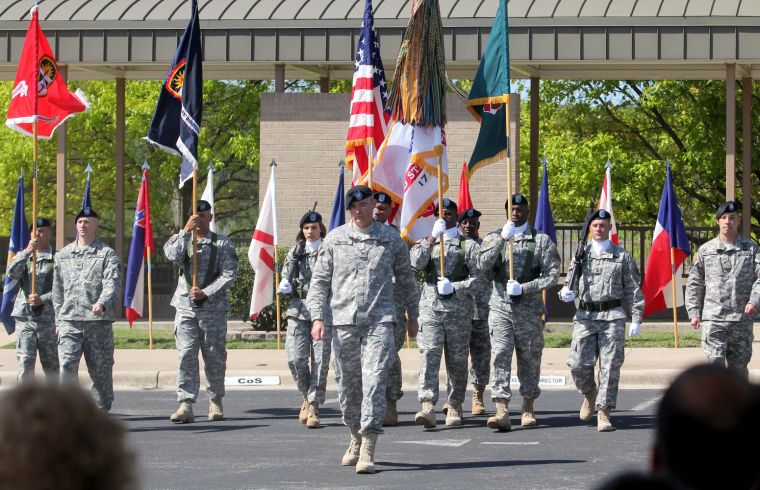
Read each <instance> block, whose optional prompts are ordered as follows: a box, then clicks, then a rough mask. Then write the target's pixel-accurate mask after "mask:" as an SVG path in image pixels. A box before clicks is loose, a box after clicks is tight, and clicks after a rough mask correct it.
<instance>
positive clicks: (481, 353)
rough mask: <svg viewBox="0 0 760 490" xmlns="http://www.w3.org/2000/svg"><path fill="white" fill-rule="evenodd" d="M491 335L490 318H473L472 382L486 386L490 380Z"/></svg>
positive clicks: (471, 341) (471, 347)
mask: <svg viewBox="0 0 760 490" xmlns="http://www.w3.org/2000/svg"><path fill="white" fill-rule="evenodd" d="M490 370H491V336H490V334H489V332H488V320H473V321H472V331H471V332H470V383H472V384H474V385H480V386H486V385H487V384H488V382H489V381H490Z"/></svg>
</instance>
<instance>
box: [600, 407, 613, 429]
mask: <svg viewBox="0 0 760 490" xmlns="http://www.w3.org/2000/svg"><path fill="white" fill-rule="evenodd" d="M596 430H597V431H599V432H612V431H613V430H615V427H613V425H612V422H610V409H609V408H603V409H601V410H599V411H598V412H597V413H596Z"/></svg>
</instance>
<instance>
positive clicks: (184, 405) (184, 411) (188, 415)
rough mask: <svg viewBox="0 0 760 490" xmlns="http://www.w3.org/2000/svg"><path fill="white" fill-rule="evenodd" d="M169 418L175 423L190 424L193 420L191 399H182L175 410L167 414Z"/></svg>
mask: <svg viewBox="0 0 760 490" xmlns="http://www.w3.org/2000/svg"><path fill="white" fill-rule="evenodd" d="M169 420H171V421H172V422H174V423H175V424H190V423H192V422H195V415H193V401H192V400H190V399H187V400H182V401H181V402H180V403H179V408H178V409H177V411H176V412H174V413H173V414H171V415H170V416H169Z"/></svg>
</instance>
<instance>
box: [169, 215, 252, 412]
mask: <svg viewBox="0 0 760 490" xmlns="http://www.w3.org/2000/svg"><path fill="white" fill-rule="evenodd" d="M164 254H165V255H166V257H167V258H168V259H169V260H171V261H172V262H174V263H175V264H177V265H178V266H179V268H180V273H181V277H180V278H179V281H178V282H177V289H176V290H175V291H174V297H172V301H171V303H170V304H171V305H172V306H173V307H174V308H175V309H176V315H175V317H174V338H175V341H176V344H177V350H178V351H179V365H178V368H177V400H178V401H179V402H181V403H182V402H188V403H194V402H195V401H196V400H197V399H198V392H199V390H200V372H199V366H198V350H199V349H200V352H201V354H202V355H203V362H204V364H205V373H206V393H207V395H208V397H209V399H211V400H212V401H214V402H218V405H219V406H220V407H221V399H222V397H223V396H224V374H225V371H226V369H227V312H228V311H229V309H230V305H229V302H228V301H227V288H229V287H230V285H231V284H232V283H233V281H234V280H235V275H236V274H237V270H238V259H237V254H236V253H235V248H234V247H233V246H232V242H230V240H229V239H228V238H227V237H226V236H224V235H219V234H216V233H214V232H211V231H209V233H208V235H206V236H205V237H203V238H199V239H198V253H197V256H198V258H197V260H198V271H197V283H198V287H199V288H201V289H202V290H203V292H204V293H206V296H207V298H205V299H204V300H203V301H200V302H194V301H192V300H190V296H189V292H190V289H191V287H192V277H193V240H192V233H190V232H186V231H185V230H180V232H179V233H178V234H177V235H174V236H172V237H171V238H170V239H169V241H167V242H166V244H164Z"/></svg>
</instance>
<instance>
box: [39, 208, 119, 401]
mask: <svg viewBox="0 0 760 490" xmlns="http://www.w3.org/2000/svg"><path fill="white" fill-rule="evenodd" d="M96 217H97V216H96ZM119 287H120V271H119V258H118V257H117V256H116V252H114V250H113V249H112V248H110V247H108V246H107V245H105V244H104V243H103V242H101V241H100V240H98V239H95V241H93V242H92V243H90V245H88V246H85V247H80V246H78V245H77V242H74V243H70V244H68V245H66V246H65V247H64V248H63V249H62V250H61V251H60V252H58V253H57V254H56V255H55V270H54V276H53V306H54V308H55V321H56V325H57V326H58V360H59V363H60V369H61V381H76V380H77V376H78V373H79V361H80V359H81V358H82V354H84V360H85V362H86V363H87V370H88V372H89V373H90V378H91V379H92V394H93V397H94V398H95V402H96V403H97V405H98V407H99V408H101V409H103V410H110V409H111V403H112V402H113V322H114V320H115V314H114V306H115V305H114V303H115V302H116V298H117V297H118V295H119ZM96 303H99V304H101V305H102V306H103V314H102V315H100V316H97V315H95V314H94V313H92V306H93V305H94V304H96Z"/></svg>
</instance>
